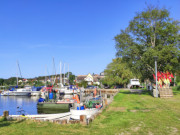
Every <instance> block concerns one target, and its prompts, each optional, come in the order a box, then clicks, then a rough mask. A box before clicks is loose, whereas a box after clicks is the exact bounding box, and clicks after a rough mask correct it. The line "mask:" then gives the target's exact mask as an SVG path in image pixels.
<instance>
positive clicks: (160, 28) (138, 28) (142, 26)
mask: <svg viewBox="0 0 180 135" xmlns="http://www.w3.org/2000/svg"><path fill="white" fill-rule="evenodd" d="M179 30H180V27H179V22H178V21H174V20H173V19H171V18H170V17H169V11H168V10H167V9H159V8H157V7H153V6H149V7H147V9H146V10H144V11H142V12H140V13H137V14H136V16H135V17H134V19H133V20H131V21H130V23H129V26H128V27H127V28H126V29H125V30H121V32H120V34H119V35H117V36H116V37H115V41H116V49H117V53H116V55H117V56H118V57H121V58H122V59H123V61H124V62H126V63H128V65H129V66H130V68H131V70H132V71H133V73H134V74H137V75H138V76H139V77H141V79H153V78H152V74H153V73H154V72H155V71H154V58H153V57H154V56H158V61H157V63H158V71H167V70H168V71H170V72H173V73H175V72H176V71H177V69H178V68H179V65H180V50H179V49H180V46H179V41H180V34H179Z"/></svg>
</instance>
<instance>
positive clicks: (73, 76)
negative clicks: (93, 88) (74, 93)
mask: <svg viewBox="0 0 180 135" xmlns="http://www.w3.org/2000/svg"><path fill="white" fill-rule="evenodd" d="M66 76H68V72H67V73H66ZM74 80H75V75H73V74H72V72H69V84H70V85H74Z"/></svg>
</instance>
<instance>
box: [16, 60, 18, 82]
mask: <svg viewBox="0 0 180 135" xmlns="http://www.w3.org/2000/svg"><path fill="white" fill-rule="evenodd" d="M16 64H17V67H16V81H17V86H18V61H17V62H16Z"/></svg>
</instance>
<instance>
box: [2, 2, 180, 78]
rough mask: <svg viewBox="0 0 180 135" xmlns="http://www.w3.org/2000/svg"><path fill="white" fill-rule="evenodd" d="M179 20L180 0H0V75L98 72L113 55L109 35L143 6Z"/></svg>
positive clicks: (83, 73) (116, 30)
mask: <svg viewBox="0 0 180 135" xmlns="http://www.w3.org/2000/svg"><path fill="white" fill-rule="evenodd" d="M146 3H147V4H154V5H158V6H159V7H166V8H167V9H169V10H170V17H172V18H174V19H175V20H180V8H179V5H180V0H1V1H0V78H9V77H12V76H16V74H17V73H18V74H19V72H18V70H17V61H19V65H20V69H21V73H22V77H24V78H32V77H37V76H43V75H48V74H54V73H55V71H54V66H53V58H54V61H55V62H54V63H55V69H56V72H57V73H59V72H60V68H59V63H60V61H61V62H62V63H63V64H64V63H65V72H67V71H68V69H67V64H69V71H70V72H72V73H73V74H75V75H87V74H88V73H91V74H92V73H95V74H99V73H100V72H102V71H104V69H105V68H106V66H107V65H108V64H109V63H110V62H111V61H112V59H114V58H115V54H116V49H115V41H114V37H115V36H116V35H117V34H119V33H120V30H121V29H125V28H126V27H127V26H128V24H129V21H130V20H132V19H133V17H134V16H135V15H136V12H140V11H143V10H144V9H145V8H146V6H147V4H146ZM62 68H63V67H62Z"/></svg>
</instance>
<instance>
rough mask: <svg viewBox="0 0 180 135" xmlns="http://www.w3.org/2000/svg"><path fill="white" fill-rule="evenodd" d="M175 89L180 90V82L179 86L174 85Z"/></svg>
mask: <svg viewBox="0 0 180 135" xmlns="http://www.w3.org/2000/svg"><path fill="white" fill-rule="evenodd" d="M173 90H179V91H180V82H179V83H178V84H177V86H175V87H173Z"/></svg>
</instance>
